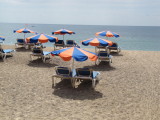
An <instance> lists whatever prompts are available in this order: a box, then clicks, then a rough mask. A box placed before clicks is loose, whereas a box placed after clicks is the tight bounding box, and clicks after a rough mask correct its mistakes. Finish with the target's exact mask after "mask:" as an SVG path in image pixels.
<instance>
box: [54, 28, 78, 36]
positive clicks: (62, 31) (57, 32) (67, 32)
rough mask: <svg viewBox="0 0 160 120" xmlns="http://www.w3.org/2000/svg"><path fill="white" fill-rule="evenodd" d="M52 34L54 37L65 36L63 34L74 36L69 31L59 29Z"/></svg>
mask: <svg viewBox="0 0 160 120" xmlns="http://www.w3.org/2000/svg"><path fill="white" fill-rule="evenodd" d="M52 34H55V35H65V34H70V35H71V34H75V32H73V31H70V30H66V29H60V30H57V31H54V32H52Z"/></svg>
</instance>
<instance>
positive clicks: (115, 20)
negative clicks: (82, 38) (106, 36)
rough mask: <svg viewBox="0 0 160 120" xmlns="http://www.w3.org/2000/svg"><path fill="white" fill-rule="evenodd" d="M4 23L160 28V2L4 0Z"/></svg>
mask: <svg viewBox="0 0 160 120" xmlns="http://www.w3.org/2000/svg"><path fill="white" fill-rule="evenodd" d="M0 16H1V18H0V23H25V24H27V23H34V24H74V25H122V26H123V25H126V26H160V0H0Z"/></svg>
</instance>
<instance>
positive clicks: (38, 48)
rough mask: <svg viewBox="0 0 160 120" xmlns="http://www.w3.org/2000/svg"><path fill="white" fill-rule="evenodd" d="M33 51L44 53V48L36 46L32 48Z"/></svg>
mask: <svg viewBox="0 0 160 120" xmlns="http://www.w3.org/2000/svg"><path fill="white" fill-rule="evenodd" d="M32 52H33V53H41V54H42V53H43V50H42V48H41V47H34V48H33V50H32Z"/></svg>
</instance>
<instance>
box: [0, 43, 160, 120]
mask: <svg viewBox="0 0 160 120" xmlns="http://www.w3.org/2000/svg"><path fill="white" fill-rule="evenodd" d="M4 48H13V49H14V46H4ZM45 50H46V51H53V48H45ZM30 53H31V51H30V50H24V49H19V50H17V51H16V52H15V53H14V56H13V57H7V59H6V60H5V61H4V62H2V59H0V66H1V67H0V68H1V70H0V120H160V51H126V50H122V52H121V53H119V54H115V53H114V54H112V55H113V63H112V65H111V66H109V65H108V64H107V63H101V64H100V65H98V66H96V65H95V63H94V62H91V61H90V60H88V61H85V62H75V68H76V67H89V68H92V69H93V70H95V71H99V72H100V73H101V75H100V76H101V81H100V83H99V84H98V85H97V86H96V89H95V90H93V89H92V88H91V83H82V84H81V85H79V87H78V88H76V89H73V88H72V87H71V84H70V81H60V82H58V83H57V85H56V87H55V88H54V89H52V79H51V76H52V75H53V74H54V73H55V71H54V67H55V66H67V67H70V66H71V62H64V61H63V60H62V59H61V58H59V57H51V59H49V60H47V61H46V63H43V62H42V60H41V59H36V58H35V60H33V61H30V58H29V54H30Z"/></svg>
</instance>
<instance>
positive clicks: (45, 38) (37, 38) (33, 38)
mask: <svg viewBox="0 0 160 120" xmlns="http://www.w3.org/2000/svg"><path fill="white" fill-rule="evenodd" d="M26 40H27V42H29V43H37V42H40V43H46V42H48V41H50V42H58V37H54V36H51V35H46V34H37V35H34V36H31V37H28V38H26Z"/></svg>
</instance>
